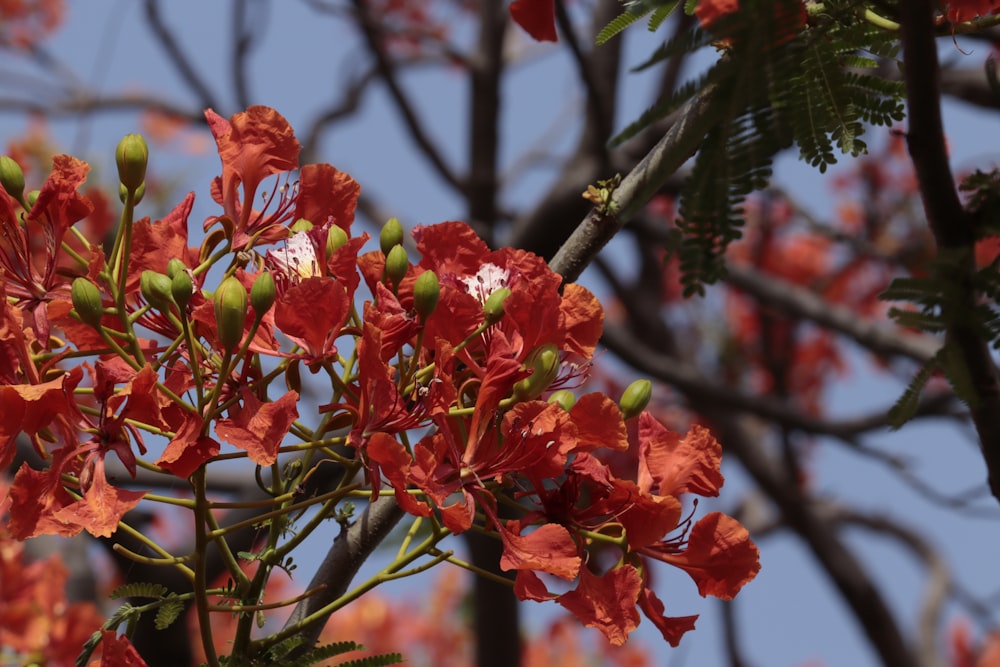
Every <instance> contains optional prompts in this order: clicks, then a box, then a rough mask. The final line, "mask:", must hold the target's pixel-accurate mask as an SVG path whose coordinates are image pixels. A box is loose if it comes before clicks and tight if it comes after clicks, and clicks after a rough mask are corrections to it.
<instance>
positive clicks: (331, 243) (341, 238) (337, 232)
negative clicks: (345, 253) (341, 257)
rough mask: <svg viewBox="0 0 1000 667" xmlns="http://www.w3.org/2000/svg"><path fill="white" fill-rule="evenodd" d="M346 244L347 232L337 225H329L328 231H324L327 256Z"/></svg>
mask: <svg viewBox="0 0 1000 667" xmlns="http://www.w3.org/2000/svg"><path fill="white" fill-rule="evenodd" d="M345 245H347V232H345V231H344V229H343V228H342V227H340V226H339V225H330V231H328V232H327V233H326V254H327V257H329V256H330V255H332V254H333V253H335V252H337V251H338V250H340V249H341V248H343V247H344V246H345Z"/></svg>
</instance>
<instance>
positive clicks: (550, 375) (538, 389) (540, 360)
mask: <svg viewBox="0 0 1000 667" xmlns="http://www.w3.org/2000/svg"><path fill="white" fill-rule="evenodd" d="M524 365H525V366H526V367H528V368H530V369H531V375H529V376H528V377H526V378H524V379H523V380H521V381H520V382H518V383H517V384H515V385H514V397H515V398H516V399H517V400H519V401H532V400H534V399H536V398H538V397H539V396H541V395H542V392H544V391H545V390H546V389H548V388H549V385H550V384H552V381H553V380H555V379H556V376H557V375H558V374H559V348H557V347H556V346H555V345H553V344H552V343H546V344H545V345H539V346H538V347H536V348H535V349H534V350H532V351H531V354H529V355H528V359H527V360H526V361H525V362H524Z"/></svg>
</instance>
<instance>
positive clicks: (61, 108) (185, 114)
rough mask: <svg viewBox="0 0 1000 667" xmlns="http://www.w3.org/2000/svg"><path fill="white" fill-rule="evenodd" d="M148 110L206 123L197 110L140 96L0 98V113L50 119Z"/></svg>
mask: <svg viewBox="0 0 1000 667" xmlns="http://www.w3.org/2000/svg"><path fill="white" fill-rule="evenodd" d="M147 109H148V110H154V111H159V112H160V113H163V114H166V115H168V116H174V117H176V118H180V119H183V120H185V121H187V122H189V123H192V124H194V125H201V124H204V122H205V117H204V116H203V115H202V113H201V112H200V111H192V110H191V109H190V108H188V107H183V106H180V105H178V104H175V103H173V102H170V101H169V100H165V99H160V98H156V97H148V96H146V95H141V94H134V95H133V94H125V95H119V96H114V95H109V96H101V95H89V94H84V93H77V94H75V95H73V96H71V97H67V98H64V99H61V100H56V101H53V102H45V101H38V100H35V99H30V100H28V99H18V98H15V97H0V112H14V113H39V114H44V115H46V116H48V117H52V118H59V117H63V116H75V115H78V114H83V113H90V112H93V111H120V110H134V111H142V110H147Z"/></svg>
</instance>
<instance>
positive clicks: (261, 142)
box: [205, 106, 301, 250]
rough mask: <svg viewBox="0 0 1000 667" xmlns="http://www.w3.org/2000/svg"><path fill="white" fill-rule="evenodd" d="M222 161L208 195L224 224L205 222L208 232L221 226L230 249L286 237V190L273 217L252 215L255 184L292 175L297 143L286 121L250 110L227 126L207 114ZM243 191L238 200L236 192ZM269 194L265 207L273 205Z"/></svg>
mask: <svg viewBox="0 0 1000 667" xmlns="http://www.w3.org/2000/svg"><path fill="white" fill-rule="evenodd" d="M205 118H206V119H207V120H208V127H209V129H210V130H211V131H212V135H213V136H214V137H215V143H216V145H217V146H218V148H219V157H220V158H221V159H222V176H220V177H218V178H216V179H215V182H214V183H213V192H212V195H213V197H215V199H216V201H218V202H219V203H220V204H222V207H223V211H224V216H225V219H223V218H209V219H208V220H207V221H206V228H207V226H209V225H211V224H213V223H214V222H216V221H217V220H221V221H223V227H224V228H225V229H226V230H227V236H228V237H229V238H230V239H231V240H232V243H233V248H234V249H235V250H239V249H242V248H246V247H248V246H253V245H257V244H260V243H273V242H274V241H277V240H279V239H281V238H284V237H285V235H287V233H288V232H287V230H286V229H285V228H284V227H282V226H281V223H283V222H285V221H287V220H289V219H290V218H291V217H292V210H291V209H292V207H291V204H292V203H293V199H292V198H291V197H288V196H287V192H286V189H285V188H276V192H280V196H279V197H278V204H277V208H276V210H275V211H272V212H271V213H266V208H267V207H266V206H265V210H262V211H256V210H254V207H253V205H254V199H255V198H256V196H257V189H258V188H259V187H260V184H261V183H262V182H263V181H264V179H266V178H267V177H269V176H274V175H276V174H281V173H284V172H288V171H291V170H293V169H297V168H298V166H299V150H300V149H301V146H299V142H298V141H297V140H296V139H295V134H294V132H293V131H292V127H291V125H289V124H288V121H287V120H285V118H284V117H283V116H282V115H281V114H279V113H278V112H277V111H275V110H274V109H271V108H270V107H265V106H252V107H250V108H249V109H247V110H246V111H244V112H242V113H238V114H236V115H235V116H233V117H232V118H231V119H229V120H228V121H227V120H226V119H224V118H223V117H222V116H220V115H219V114H217V113H215V112H214V111H212V110H211V109H209V110H207V111H206V112H205ZM241 186H242V197H241V195H240V188H241ZM274 197H275V194H274V193H272V195H271V197H269V198H268V204H270V203H271V201H272V200H273V199H274Z"/></svg>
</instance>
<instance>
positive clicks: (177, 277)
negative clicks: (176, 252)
mask: <svg viewBox="0 0 1000 667" xmlns="http://www.w3.org/2000/svg"><path fill="white" fill-rule="evenodd" d="M170 261H171V262H172V261H174V260H170ZM168 269H169V267H168ZM170 295H171V296H172V297H174V303H176V304H177V307H178V308H180V309H181V312H182V313H183V312H186V311H187V307H188V304H189V303H191V297H192V296H193V295H194V282H193V281H192V280H191V274H189V273H188V272H187V271H186V270H185V271H178V272H177V273H175V274H174V275H173V278H171V279H170Z"/></svg>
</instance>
